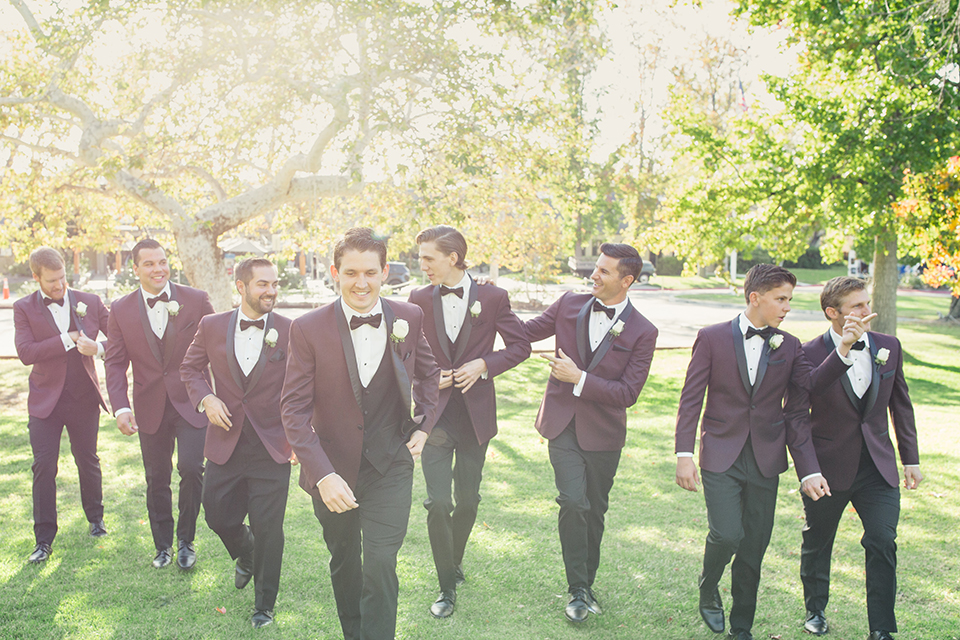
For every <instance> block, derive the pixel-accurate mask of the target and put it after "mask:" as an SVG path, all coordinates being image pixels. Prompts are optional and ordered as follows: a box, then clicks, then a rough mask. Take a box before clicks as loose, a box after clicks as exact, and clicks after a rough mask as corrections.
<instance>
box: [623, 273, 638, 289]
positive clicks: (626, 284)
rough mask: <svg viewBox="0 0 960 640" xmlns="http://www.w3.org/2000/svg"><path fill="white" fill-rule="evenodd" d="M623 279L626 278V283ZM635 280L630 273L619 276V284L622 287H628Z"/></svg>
mask: <svg viewBox="0 0 960 640" xmlns="http://www.w3.org/2000/svg"><path fill="white" fill-rule="evenodd" d="M625 280H626V283H624V281H625ZM635 281H636V278H634V277H633V276H632V275H629V276H624V277H622V278H620V284H621V286H622V287H623V288H624V289H629V288H630V287H631V286H632V285H633V283H634V282H635Z"/></svg>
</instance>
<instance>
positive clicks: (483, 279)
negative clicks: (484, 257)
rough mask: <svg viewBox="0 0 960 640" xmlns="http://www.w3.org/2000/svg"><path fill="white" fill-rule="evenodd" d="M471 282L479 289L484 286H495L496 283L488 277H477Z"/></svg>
mask: <svg viewBox="0 0 960 640" xmlns="http://www.w3.org/2000/svg"><path fill="white" fill-rule="evenodd" d="M473 281H474V282H476V283H477V284H478V285H480V286H481V287H482V286H483V285H485V284H497V283H496V282H494V280H493V278H491V277H490V276H477V277H476V278H474V279H473Z"/></svg>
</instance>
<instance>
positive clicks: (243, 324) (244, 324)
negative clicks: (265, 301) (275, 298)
mask: <svg viewBox="0 0 960 640" xmlns="http://www.w3.org/2000/svg"><path fill="white" fill-rule="evenodd" d="M263 326H264V322H263V318H260V319H259V320H243V319H241V320H240V331H246V330H247V329H249V328H250V327H256V328H257V329H263Z"/></svg>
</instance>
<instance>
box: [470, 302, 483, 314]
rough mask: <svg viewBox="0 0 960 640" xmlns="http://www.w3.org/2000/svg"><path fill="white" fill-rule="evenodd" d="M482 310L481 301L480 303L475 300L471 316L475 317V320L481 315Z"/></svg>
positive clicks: (471, 308)
mask: <svg viewBox="0 0 960 640" xmlns="http://www.w3.org/2000/svg"><path fill="white" fill-rule="evenodd" d="M481 308H482V307H481V306H480V301H479V300H474V301H473V306H472V307H470V315H471V316H473V317H474V318H476V317H477V316H479V315H480V309H481Z"/></svg>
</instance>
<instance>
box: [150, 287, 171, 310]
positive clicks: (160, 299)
mask: <svg viewBox="0 0 960 640" xmlns="http://www.w3.org/2000/svg"><path fill="white" fill-rule="evenodd" d="M157 302H170V297H169V296H167V292H166V291H164V292H163V293H161V294H160V295H158V296H157V297H156V298H147V304H148V305H150V308H151V309H153V308H154V307H155V306H157Z"/></svg>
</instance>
